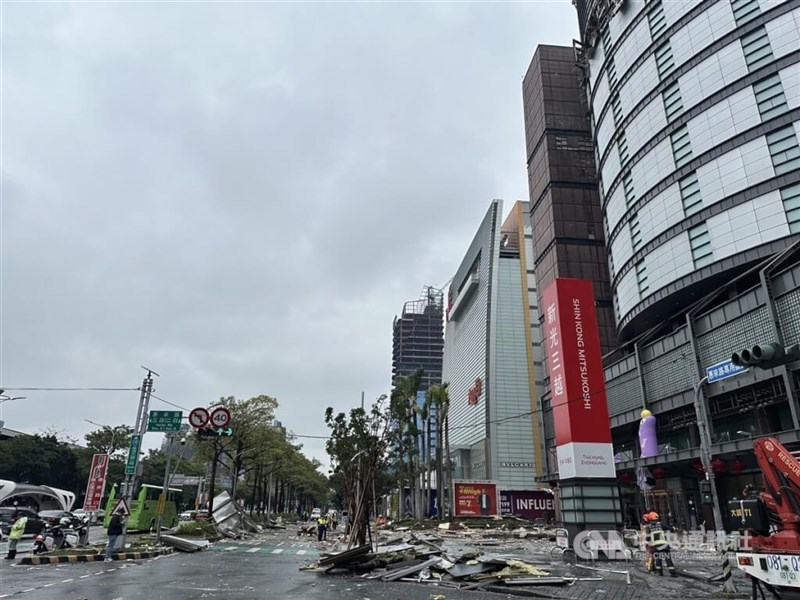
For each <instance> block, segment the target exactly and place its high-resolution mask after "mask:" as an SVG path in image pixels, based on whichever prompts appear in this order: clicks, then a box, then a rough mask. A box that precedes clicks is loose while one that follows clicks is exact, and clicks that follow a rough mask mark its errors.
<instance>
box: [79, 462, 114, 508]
mask: <svg viewBox="0 0 800 600" xmlns="http://www.w3.org/2000/svg"><path fill="white" fill-rule="evenodd" d="M107 472H108V455H107V454H95V455H94V456H92V466H91V468H90V469H89V482H88V483H87V484H86V497H85V498H84V499H83V510H85V511H86V512H96V511H97V510H98V509H99V508H100V502H102V500H103V488H105V485H106V473H107Z"/></svg>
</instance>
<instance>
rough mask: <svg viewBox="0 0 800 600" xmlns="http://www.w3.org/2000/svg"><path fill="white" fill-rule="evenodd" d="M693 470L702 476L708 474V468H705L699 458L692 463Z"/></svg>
mask: <svg viewBox="0 0 800 600" xmlns="http://www.w3.org/2000/svg"><path fill="white" fill-rule="evenodd" d="M692 468H693V469H694V470H695V471H697V472H698V473H700V474H703V473H705V472H706V468H705V467H704V466H703V461H701V460H700V459H699V458H695V459H694V460H693V461H692Z"/></svg>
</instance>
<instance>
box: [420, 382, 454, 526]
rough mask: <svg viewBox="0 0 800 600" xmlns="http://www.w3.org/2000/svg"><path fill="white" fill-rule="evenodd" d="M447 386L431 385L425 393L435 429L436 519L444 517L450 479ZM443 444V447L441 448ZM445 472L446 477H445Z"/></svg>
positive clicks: (448, 394)
mask: <svg viewBox="0 0 800 600" xmlns="http://www.w3.org/2000/svg"><path fill="white" fill-rule="evenodd" d="M448 387H449V384H448V383H443V384H441V385H432V386H431V387H429V388H428V391H427V392H426V393H425V404H426V406H428V407H429V408H431V409H433V412H434V413H435V417H434V419H435V428H436V461H435V463H436V469H437V470H436V488H437V494H438V504H439V511H438V517H439V519H442V517H443V516H444V507H445V506H449V501H446V500H447V499H448V497H449V490H450V487H449V481H450V477H451V470H450V428H449V425H448V418H447V417H448V413H449V412H450V393H449V391H448ZM443 444H444V447H443ZM443 450H444V451H445V454H446V457H447V468H445V466H444V461H443V460H442V451H443ZM445 471H446V477H445Z"/></svg>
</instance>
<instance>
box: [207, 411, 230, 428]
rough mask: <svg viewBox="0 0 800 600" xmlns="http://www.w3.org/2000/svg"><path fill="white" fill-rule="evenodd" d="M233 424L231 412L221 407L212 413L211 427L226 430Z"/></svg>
mask: <svg viewBox="0 0 800 600" xmlns="http://www.w3.org/2000/svg"><path fill="white" fill-rule="evenodd" d="M230 422H231V411H229V410H228V409H227V408H225V407H224V406H220V407H218V408H215V409H214V410H213V411H211V418H210V425H211V427H215V428H216V429H225V428H226V427H227V426H228V423H230Z"/></svg>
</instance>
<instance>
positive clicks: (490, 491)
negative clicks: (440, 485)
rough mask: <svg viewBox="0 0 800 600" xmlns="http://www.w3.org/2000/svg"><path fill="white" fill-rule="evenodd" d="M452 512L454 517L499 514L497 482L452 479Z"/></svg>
mask: <svg viewBox="0 0 800 600" xmlns="http://www.w3.org/2000/svg"><path fill="white" fill-rule="evenodd" d="M453 504H454V506H453V514H454V515H455V516H456V517H492V516H494V515H498V514H500V506H499V503H498V501H497V483H496V482H494V481H454V482H453Z"/></svg>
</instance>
